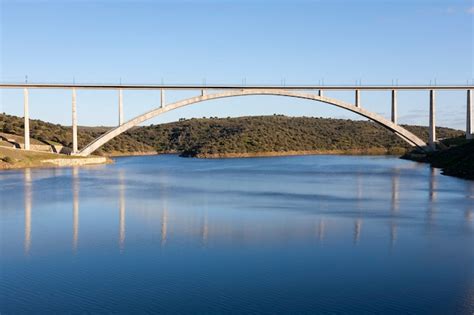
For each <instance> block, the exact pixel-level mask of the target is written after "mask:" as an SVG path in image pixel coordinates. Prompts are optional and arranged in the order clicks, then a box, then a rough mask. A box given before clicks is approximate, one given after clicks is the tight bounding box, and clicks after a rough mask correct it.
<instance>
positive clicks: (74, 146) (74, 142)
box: [72, 88, 77, 154]
mask: <svg viewBox="0 0 474 315" xmlns="http://www.w3.org/2000/svg"><path fill="white" fill-rule="evenodd" d="M76 153H77V108H76V89H75V88H72V154H76Z"/></svg>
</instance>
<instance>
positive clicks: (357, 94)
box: [355, 90, 360, 107]
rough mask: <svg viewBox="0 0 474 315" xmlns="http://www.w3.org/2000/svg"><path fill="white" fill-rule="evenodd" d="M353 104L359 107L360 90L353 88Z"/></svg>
mask: <svg viewBox="0 0 474 315" xmlns="http://www.w3.org/2000/svg"><path fill="white" fill-rule="evenodd" d="M355 106H356V107H360V90H355Z"/></svg>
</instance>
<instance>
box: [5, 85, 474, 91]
mask: <svg viewBox="0 0 474 315" xmlns="http://www.w3.org/2000/svg"><path fill="white" fill-rule="evenodd" d="M0 88H11V89H17V88H32V89H71V88H76V89H94V90H102V89H104V90H107V89H108V90H111V89H112V90H113V89H127V90H161V89H165V90H203V89H208V90H209V89H211V90H240V89H246V90H263V89H265V90H339V91H349V90H383V91H388V90H471V89H474V85H469V84H466V85H238V84H234V85H218V84H217V85H215V84H202V85H200V84H198V85H180V84H63V83H0Z"/></svg>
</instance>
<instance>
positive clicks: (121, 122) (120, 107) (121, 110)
mask: <svg viewBox="0 0 474 315" xmlns="http://www.w3.org/2000/svg"><path fill="white" fill-rule="evenodd" d="M122 124H123V93H122V89H119V126H121V125H122Z"/></svg>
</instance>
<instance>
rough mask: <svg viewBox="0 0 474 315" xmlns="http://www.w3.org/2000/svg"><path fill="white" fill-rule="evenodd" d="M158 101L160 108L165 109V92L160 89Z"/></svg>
mask: <svg viewBox="0 0 474 315" xmlns="http://www.w3.org/2000/svg"><path fill="white" fill-rule="evenodd" d="M160 100H161V107H162V108H163V107H165V90H164V89H161V95H160Z"/></svg>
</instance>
